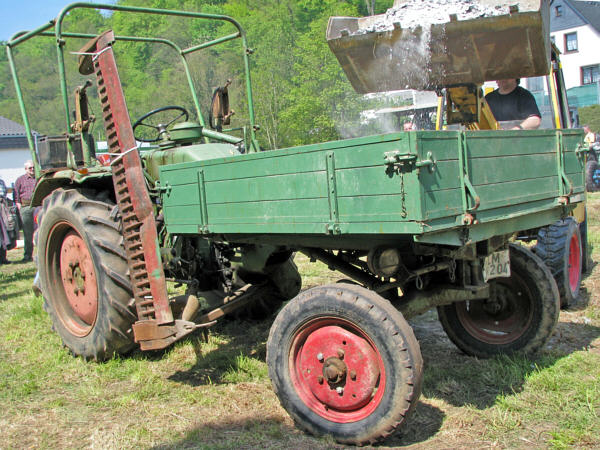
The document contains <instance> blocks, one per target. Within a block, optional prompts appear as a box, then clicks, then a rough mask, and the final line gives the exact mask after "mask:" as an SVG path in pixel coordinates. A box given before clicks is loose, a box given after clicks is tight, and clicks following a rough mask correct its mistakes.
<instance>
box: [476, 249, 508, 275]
mask: <svg viewBox="0 0 600 450" xmlns="http://www.w3.org/2000/svg"><path fill="white" fill-rule="evenodd" d="M498 277H510V255H509V253H508V250H500V251H499V252H494V253H492V254H491V255H489V256H486V257H485V259H484V261H483V279H484V280H485V281H487V280H491V279H492V278H498Z"/></svg>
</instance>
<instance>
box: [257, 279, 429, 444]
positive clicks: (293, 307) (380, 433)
mask: <svg viewBox="0 0 600 450" xmlns="http://www.w3.org/2000/svg"><path fill="white" fill-rule="evenodd" d="M331 321H337V322H342V323H343V324H344V325H340V327H341V328H343V329H344V330H349V331H350V332H352V333H354V334H355V335H359V336H360V335H361V334H362V336H360V337H361V339H364V340H365V341H370V344H369V345H371V346H372V348H374V349H376V352H378V354H379V355H380V360H379V361H380V364H381V366H380V367H383V368H384V369H383V374H384V375H383V381H382V377H381V371H380V372H379V374H380V375H379V378H377V380H378V383H379V384H378V385H377V386H381V383H383V384H384V387H383V389H384V390H383V391H382V393H381V394H379V392H378V391H377V389H376V390H375V391H373V392H375V394H373V397H370V398H369V399H368V402H367V404H366V405H364V406H358V405H357V406H358V407H357V408H356V409H357V410H360V411H359V418H356V419H357V420H354V419H355V418H353V419H350V420H347V421H346V423H340V421H334V420H331V419H329V418H326V417H324V416H323V415H322V414H318V413H317V412H315V410H314V409H312V408H311V407H310V406H309V405H307V403H306V402H305V401H304V400H302V397H301V394H299V390H298V389H304V388H305V387H306V388H308V384H309V381H304V382H302V383H300V384H301V386H300V387H299V388H298V389H297V388H296V387H295V386H294V382H293V377H294V375H293V368H292V367H290V366H291V364H290V360H291V357H290V353H292V354H294V345H297V343H298V340H295V338H297V337H298V336H301V335H302V333H304V332H306V330H307V329H308V330H311V329H312V330H319V329H322V328H320V327H322V326H326V324H328V323H331ZM337 322H336V323H337ZM353 327H354V328H353ZM310 333H312V331H311V332H310ZM328 336H329V335H328ZM298 339H300V338H298ZM295 342H296V344H294V343H295ZM305 342H306V341H305V340H304V341H303V340H301V339H300V343H301V345H302V351H304V343H305ZM317 342H319V345H320V342H321V341H320V340H319V341H317ZM343 343H344V345H345V344H346V341H343ZM296 348H299V347H296ZM347 348H348V349H351V348H352V347H347ZM352 356H353V355H352V354H350V353H349V354H347V355H346V357H347V358H346V360H348V361H351V360H352V359H351V358H352ZM324 357H327V355H324V356H322V357H321V359H323V358H324ZM325 361H327V360H325ZM267 364H268V367H269V375H270V377H271V382H272V383H273V389H274V390H275V393H276V394H277V395H278V397H279V400H280V402H281V404H282V406H283V407H284V408H285V409H286V411H287V412H288V413H289V414H290V416H291V417H292V418H293V419H294V421H295V422H296V424H297V425H298V427H300V428H302V429H304V430H306V431H308V432H309V433H312V434H315V435H318V436H320V435H331V436H332V437H333V438H334V439H335V440H336V441H338V442H340V443H345V444H356V445H363V444H372V443H374V442H376V441H378V440H380V439H383V438H385V437H387V436H389V435H390V434H391V433H393V432H394V430H396V429H397V428H398V427H399V426H401V425H402V424H403V423H404V422H405V420H406V417H408V415H409V414H410V412H411V411H412V410H413V408H414V407H415V406H416V403H417V400H418V398H419V395H420V392H421V385H422V380H423V360H422V358H421V351H420V348H419V343H418V342H417V339H416V338H415V336H414V333H413V331H412V329H411V327H410V325H409V324H408V323H407V322H406V320H405V319H404V318H403V317H402V314H401V313H400V312H399V311H398V310H397V309H395V308H394V307H393V306H392V305H391V303H390V302H388V301H387V300H385V299H383V298H382V297H381V296H379V295H377V294H376V293H374V292H372V291H369V290H368V289H365V288H363V287H361V286H354V285H350V284H333V285H326V286H320V287H316V288H312V289H309V290H307V291H304V292H302V293H301V294H299V295H298V296H297V297H295V298H294V299H293V300H291V301H290V302H289V303H288V304H287V305H286V306H285V307H284V308H283V309H282V310H281V311H280V313H279V314H278V315H277V318H276V319H275V322H274V323H273V326H272V327H271V331H270V333H269V339H268V341H267ZM294 367H295V363H294ZM357 369H358V370H360V369H359V367H358V366H357ZM350 373H351V369H350ZM356 380H357V381H358V379H356ZM348 383H350V382H348ZM344 386H345V389H346V390H348V391H350V389H352V387H351V386H350V385H348V386H346V385H344ZM330 388H331V386H330ZM340 395H341V394H340ZM348 395H349V397H348V400H349V401H352V399H351V397H350V394H348ZM352 397H354V395H352ZM315 398H316V397H315ZM317 402H318V403H319V407H321V406H322V407H323V411H328V412H329V411H333V412H334V413H336V414H337V413H339V412H340V411H339V410H336V409H335V408H331V407H330V408H329V409H325V408H324V406H325V403H322V401H321V400H317ZM363 408H367V410H366V411H365V410H363ZM346 413H354V410H352V411H346V412H344V413H343V414H346ZM324 414H326V413H324ZM362 414H364V417H360V415H362ZM346 417H347V416H346Z"/></svg>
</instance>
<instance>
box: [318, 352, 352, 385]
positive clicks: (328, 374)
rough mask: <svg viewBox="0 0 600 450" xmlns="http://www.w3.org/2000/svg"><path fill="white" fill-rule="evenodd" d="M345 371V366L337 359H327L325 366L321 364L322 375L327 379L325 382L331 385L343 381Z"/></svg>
mask: <svg viewBox="0 0 600 450" xmlns="http://www.w3.org/2000/svg"><path fill="white" fill-rule="evenodd" d="M347 370H348V369H347V367H346V364H344V361H342V360H341V359H339V358H335V357H331V358H327V360H326V361H325V364H323V375H324V376H325V378H326V379H327V382H328V383H331V384H337V383H340V382H341V381H343V380H344V378H346V372H347Z"/></svg>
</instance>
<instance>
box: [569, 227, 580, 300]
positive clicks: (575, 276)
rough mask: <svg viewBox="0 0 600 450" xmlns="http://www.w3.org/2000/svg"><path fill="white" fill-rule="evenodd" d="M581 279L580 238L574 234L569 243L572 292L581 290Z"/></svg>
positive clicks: (570, 285)
mask: <svg viewBox="0 0 600 450" xmlns="http://www.w3.org/2000/svg"><path fill="white" fill-rule="evenodd" d="M580 277H581V245H580V244H579V236H577V233H573V236H571V241H570V242H569V287H570V288H571V292H572V293H575V292H577V289H578V288H579V279H580Z"/></svg>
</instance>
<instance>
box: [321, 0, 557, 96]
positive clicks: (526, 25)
mask: <svg viewBox="0 0 600 450" xmlns="http://www.w3.org/2000/svg"><path fill="white" fill-rule="evenodd" d="M403 1H408V2H410V1H411V0H396V1H395V3H394V8H396V7H397V6H399V5H401V4H402V3H403ZM471 3H473V2H471ZM476 3H487V4H488V5H491V4H493V5H502V6H501V7H499V8H497V12H498V14H499V15H490V16H487V17H481V18H476V19H468V20H459V19H457V16H456V15H450V16H449V17H448V21H447V22H443V23H428V22H427V20H426V19H424V21H423V23H422V24H421V25H420V26H412V27H408V28H402V27H401V26H400V23H401V22H398V23H396V24H392V25H391V29H389V30H386V31H377V30H375V31H373V29H374V28H375V25H376V24H378V23H379V24H381V21H382V20H384V19H383V18H384V16H385V15H383V14H382V15H379V16H370V17H362V18H353V17H331V18H330V19H329V25H328V27H327V41H328V43H329V47H330V48H331V50H332V51H333V53H334V54H335V56H336V57H337V59H338V61H339V62H340V64H341V66H342V68H343V69H344V71H345V73H346V75H347V76H348V79H349V80H350V83H351V84H352V86H353V87H354V89H355V90H356V91H357V92H359V93H363V94H364V93H369V92H385V91H392V90H401V89H418V90H435V89H436V88H441V87H444V86H454V85H464V84H481V83H483V82H484V81H492V80H500V79H506V78H520V77H531V76H541V75H547V74H548V73H549V72H550V32H549V24H550V12H549V0H529V1H520V2H517V1H515V2H510V3H499V2H498V0H478V1H477V2H476ZM399 13H400V12H397V13H396V17H398V14H399ZM387 20H389V19H387Z"/></svg>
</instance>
